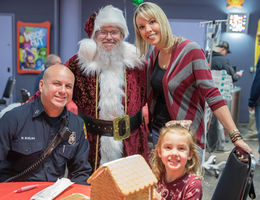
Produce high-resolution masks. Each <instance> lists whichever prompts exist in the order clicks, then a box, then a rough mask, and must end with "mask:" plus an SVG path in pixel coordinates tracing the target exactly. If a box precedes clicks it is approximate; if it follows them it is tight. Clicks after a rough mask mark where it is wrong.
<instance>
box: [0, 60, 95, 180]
mask: <svg viewBox="0 0 260 200" xmlns="http://www.w3.org/2000/svg"><path fill="white" fill-rule="evenodd" d="M74 81H75V78H74V75H73V73H72V72H71V71H70V70H69V69H68V68H67V67H65V66H64V65H60V64H58V65H53V66H51V67H49V68H47V69H46V70H45V72H44V76H43V79H42V80H40V84H39V87H40V91H41V95H40V97H39V98H37V99H35V100H34V101H31V102H28V103H26V104H24V105H22V106H19V107H16V108H14V109H12V110H11V111H8V112H6V113H5V114H4V116H3V117H2V118H1V119H0V181H1V182H2V181H6V179H9V180H10V178H11V177H14V176H16V175H17V174H19V173H21V172H23V171H24V170H25V169H26V168H28V167H29V166H31V165H32V164H34V165H35V164H36V161H37V160H38V158H39V157H40V155H42V153H43V152H46V149H47V148H48V145H49V144H51V143H52V142H53V141H54V138H59V137H58V134H61V133H60V131H59V130H61V129H62V128H64V127H67V128H68V129H69V130H70V135H69V136H68V138H66V139H65V140H63V141H61V143H60V144H59V145H58V146H57V147H56V148H55V149H54V150H53V151H52V153H51V154H50V155H49V157H47V159H45V160H44V161H43V162H42V163H41V165H39V166H38V167H37V168H36V169H35V170H32V171H30V173H26V175H25V176H23V177H20V178H19V179H17V180H15V181H48V182H55V181H56V180H57V179H58V178H62V177H64V174H65V168H66V166H67V168H68V171H69V174H68V175H69V178H70V179H71V181H73V182H75V183H78V184H87V183H86V181H87V179H88V178H89V175H90V173H91V166H90V164H89V162H88V152H89V143H88V140H87V133H86V131H85V125H84V122H83V120H82V119H81V118H80V117H79V116H77V115H75V114H73V113H71V112H68V111H67V109H66V107H65V106H66V104H67V103H68V102H69V101H70V100H71V98H72V93H73V86H74ZM55 136H56V137H55ZM55 141H56V142H57V140H55ZM51 148H53V146H51ZM48 149H49V150H50V148H48ZM48 152H49V151H48ZM36 165H37V164H36Z"/></svg>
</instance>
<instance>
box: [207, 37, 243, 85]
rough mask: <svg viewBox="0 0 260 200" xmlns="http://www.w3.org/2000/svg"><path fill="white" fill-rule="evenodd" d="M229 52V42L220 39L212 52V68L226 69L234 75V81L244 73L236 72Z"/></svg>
mask: <svg viewBox="0 0 260 200" xmlns="http://www.w3.org/2000/svg"><path fill="white" fill-rule="evenodd" d="M228 53H231V51H230V49H229V43H228V42H226V41H220V42H219V43H218V44H217V46H216V47H215V48H214V49H213V52H212V60H211V69H212V70H225V71H226V72H227V74H229V75H230V76H231V77H232V80H233V82H235V81H237V80H238V79H239V78H240V77H241V76H242V75H243V72H241V71H239V72H235V70H234V69H233V67H232V66H231V65H230V63H229V60H228V58H227V57H226V56H227V54H228Z"/></svg>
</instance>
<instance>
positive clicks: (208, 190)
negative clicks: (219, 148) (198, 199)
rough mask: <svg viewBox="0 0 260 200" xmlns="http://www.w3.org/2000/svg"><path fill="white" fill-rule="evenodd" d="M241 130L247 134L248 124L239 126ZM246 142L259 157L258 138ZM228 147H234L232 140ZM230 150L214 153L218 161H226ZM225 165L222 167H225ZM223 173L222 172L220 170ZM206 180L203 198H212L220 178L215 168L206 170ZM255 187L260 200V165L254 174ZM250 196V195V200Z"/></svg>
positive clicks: (204, 181) (205, 199) (227, 144)
mask: <svg viewBox="0 0 260 200" xmlns="http://www.w3.org/2000/svg"><path fill="white" fill-rule="evenodd" d="M238 128H239V130H240V131H241V133H242V135H245V134H246V133H247V125H246V124H245V125H240V126H238ZM246 143H247V144H248V145H249V146H250V147H251V148H252V149H253V151H254V156H255V157H256V159H258V157H259V155H258V152H257V149H258V141H257V140H247V141H246ZM226 147H227V148H228V149H230V150H232V148H233V147H234V146H233V144H232V143H231V142H228V143H226ZM229 153H230V152H226V153H215V152H214V153H213V154H214V155H216V158H217V163H219V162H221V161H225V160H226V159H227V158H228V156H229ZM209 156H210V155H209V153H206V158H208V157H209ZM223 167H224V166H223ZM223 167H222V168H221V169H223ZM220 175H221V172H220ZM203 178H204V180H203V200H210V199H211V197H212V195H213V193H214V191H215V188H216V185H217V182H218V180H219V178H216V177H215V173H214V172H213V170H211V171H210V173H209V172H205V174H204V176H203ZM254 187H255V192H256V199H257V200H260V190H259V188H260V166H257V167H256V170H255V174H254ZM249 199H250V198H249V197H248V200H249Z"/></svg>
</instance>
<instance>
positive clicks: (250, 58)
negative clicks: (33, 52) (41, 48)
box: [0, 0, 260, 122]
mask: <svg viewBox="0 0 260 200" xmlns="http://www.w3.org/2000/svg"><path fill="white" fill-rule="evenodd" d="M152 2H155V3H157V4H158V5H159V6H161V7H162V9H163V10H164V11H165V12H166V14H167V16H168V18H171V19H173V20H174V19H199V20H218V19H226V18H227V13H228V12H235V11H238V12H247V13H248V14H249V15H250V17H249V20H250V21H249V27H248V34H246V35H245V34H232V33H224V34H223V35H222V39H224V40H227V41H228V42H229V43H230V46H231V51H232V54H230V55H228V57H229V58H230V62H231V64H232V65H235V66H237V68H238V69H239V70H240V69H243V70H245V71H244V75H243V77H242V78H241V79H240V80H239V81H238V82H237V83H236V85H237V86H240V87H241V88H242V96H241V106H240V122H248V110H247V100H248V96H249V90H250V87H251V83H252V77H253V75H252V74H251V73H250V72H249V67H250V66H253V64H254V45H255V34H256V30H257V21H258V19H259V18H260V1H259V0H247V1H245V2H244V4H243V9H234V8H232V9H229V10H228V9H227V8H226V6H227V3H226V2H227V1H226V0H217V1H211V0H195V1H194V0H182V1H180V0H152ZM55 3H56V4H57V5H58V10H59V17H60V19H59V22H60V24H61V27H58V26H57V25H56V27H55V26H54V24H55V23H54V21H55V20H54V17H55V13H56V12H55ZM74 4H77V5H74ZM107 4H112V5H114V6H116V7H118V8H120V9H122V10H123V11H125V13H126V18H127V22H128V25H129V31H130V36H129V37H128V41H130V42H132V43H133V42H134V30H133V22H132V18H133V13H134V10H135V6H134V5H133V4H132V2H131V0H98V1H92V0H77V1H71V0H37V1H34V0H22V1H21V0H12V1H8V0H1V1H0V13H14V14H15V21H17V20H21V21H24V22H42V21H46V20H47V21H50V22H51V23H52V28H51V45H50V48H51V49H50V52H54V51H55V50H57V49H59V52H58V54H59V55H60V56H61V57H62V58H63V59H68V57H69V55H71V56H72V55H73V54H75V53H76V49H77V44H74V45H73V44H71V41H74V42H73V43H77V42H75V41H78V40H80V39H81V38H85V37H87V36H86V33H85V32H84V26H85V22H86V20H87V18H88V17H89V16H90V15H91V14H92V13H93V12H94V11H96V10H98V9H99V8H101V7H102V6H104V5H107ZM78 7H81V10H80V11H78V12H77V11H75V9H76V10H77V9H78ZM70 8H71V9H72V8H73V10H71V9H70ZM68 16H70V17H73V20H74V21H70V20H68V19H70V17H68ZM66 17H68V18H67V19H66ZM77 18H79V19H78V20H77ZM65 19H66V20H65ZM74 23H75V24H76V26H75V24H74ZM66 27H67V28H66ZM77 27H80V28H77ZM55 29H56V31H59V38H58V39H56V40H55V41H53V38H55V37H54V36H55V34H54V33H55ZM57 29H58V30H57ZM191 31H192V30H191ZM56 33H57V32H56ZM0 34H1V33H0ZM56 38H57V37H56ZM54 44H55V45H56V46H54ZM57 45H59V47H57ZM60 48H62V49H60ZM14 56H16V55H14ZM63 62H65V60H63ZM13 68H14V69H16V66H13ZM14 71H16V70H14ZM35 78H36V75H34V74H26V75H20V74H17V73H16V79H17V82H16V83H17V84H16V93H17V94H18V95H16V100H17V101H19V100H20V95H19V91H20V89H21V88H26V89H28V90H29V91H30V92H31V93H32V92H33V85H34V81H35Z"/></svg>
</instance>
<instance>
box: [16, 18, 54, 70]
mask: <svg viewBox="0 0 260 200" xmlns="http://www.w3.org/2000/svg"><path fill="white" fill-rule="evenodd" d="M49 46H50V22H48V21H46V22H42V23H25V22H21V21H18V22H17V71H18V73H20V74H25V73H33V74H36V73H41V72H42V71H43V70H44V68H45V67H44V63H45V60H46V57H47V56H48V55H49V51H50V50H49Z"/></svg>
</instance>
